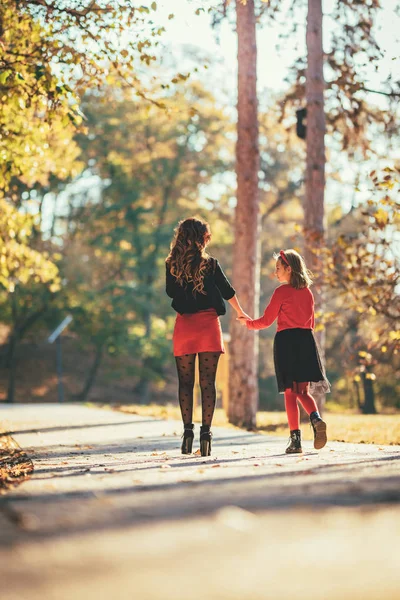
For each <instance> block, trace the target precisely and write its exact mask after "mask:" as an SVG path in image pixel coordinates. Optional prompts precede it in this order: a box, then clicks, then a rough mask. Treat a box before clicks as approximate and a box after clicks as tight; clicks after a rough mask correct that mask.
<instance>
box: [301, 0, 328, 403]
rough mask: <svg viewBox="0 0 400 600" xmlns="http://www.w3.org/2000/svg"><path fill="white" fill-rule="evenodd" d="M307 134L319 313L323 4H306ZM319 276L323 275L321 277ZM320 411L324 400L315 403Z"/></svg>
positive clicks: (311, 0) (308, 220) (309, 231)
mask: <svg viewBox="0 0 400 600" xmlns="http://www.w3.org/2000/svg"><path fill="white" fill-rule="evenodd" d="M306 41H307V70H306V102H307V134H306V147H307V155H306V178H305V199H304V238H305V239H304V242H305V244H304V245H305V258H306V262H307V265H308V267H309V268H310V269H311V271H313V272H314V274H315V276H316V285H315V288H314V295H315V306H316V310H317V311H322V308H323V295H322V289H321V277H320V276H319V275H318V274H319V273H320V271H321V265H320V260H321V258H320V257H321V255H320V249H321V248H322V246H323V244H324V237H325V227H324V193H325V160H326V159H325V112H324V87H325V83H324V72H323V67H324V54H323V46H322V0H308V14H307V33H306ZM321 274H322V273H321ZM318 338H319V342H320V345H321V349H322V351H323V349H324V330H323V329H321V330H320V331H318ZM316 400H317V403H318V405H319V408H322V406H323V404H324V401H325V397H324V395H322V394H321V395H319V397H318V398H317V399H316Z"/></svg>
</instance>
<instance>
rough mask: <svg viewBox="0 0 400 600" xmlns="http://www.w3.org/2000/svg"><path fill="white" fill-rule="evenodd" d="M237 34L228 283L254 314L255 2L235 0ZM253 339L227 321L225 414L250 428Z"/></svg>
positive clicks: (254, 389)
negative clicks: (232, 223)
mask: <svg viewBox="0 0 400 600" xmlns="http://www.w3.org/2000/svg"><path fill="white" fill-rule="evenodd" d="M236 18H237V34H238V105H237V110H238V125H237V143H236V177H237V206H236V214H235V243H234V250H233V285H234V287H235V288H236V293H237V296H238V298H239V301H240V302H241V304H242V306H243V309H244V310H245V311H246V312H248V313H249V314H250V316H254V317H256V316H257V312H258V305H259V295H260V294H259V280H260V277H259V275H260V249H259V239H260V235H259V233H260V231H259V229H260V216H259V194H258V171H259V165H260V155H259V147H258V115H257V72H256V71H257V46H256V19H255V14H254V0H247V2H246V4H242V2H241V1H240V0H237V1H236ZM257 371H258V335H257V334H256V333H254V332H252V331H248V330H247V329H246V328H245V327H242V326H241V325H240V324H239V323H238V322H237V321H236V314H234V315H233V316H232V321H231V342H230V360H229V410H228V417H229V421H230V422H231V423H234V424H235V425H240V426H242V427H247V428H248V429H251V428H253V427H255V425H256V413H257V406H258V380H257Z"/></svg>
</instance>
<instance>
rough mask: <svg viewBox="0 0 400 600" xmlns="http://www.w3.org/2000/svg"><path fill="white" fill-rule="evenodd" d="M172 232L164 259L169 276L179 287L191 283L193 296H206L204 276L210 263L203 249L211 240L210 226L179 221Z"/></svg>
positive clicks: (199, 221)
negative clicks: (169, 246) (167, 253)
mask: <svg viewBox="0 0 400 600" xmlns="http://www.w3.org/2000/svg"><path fill="white" fill-rule="evenodd" d="M174 231H175V235H174V238H173V240H172V242H171V249H170V253H169V255H168V257H167V259H166V263H167V264H168V266H169V268H170V271H171V274H172V275H173V276H174V277H175V279H176V280H177V282H178V283H179V284H180V285H181V286H184V285H186V284H187V283H189V282H193V294H195V293H196V292H199V293H200V294H204V295H206V294H207V292H205V291H204V275H205V273H206V271H207V269H208V268H209V266H210V262H211V261H210V260H209V258H210V257H209V255H208V254H207V253H206V251H205V247H206V245H207V243H208V242H209V241H210V238H211V231H210V226H209V224H208V223H207V222H206V221H201V220H200V219H195V218H191V219H185V220H184V221H180V222H179V223H178V226H177V227H176V229H175V230H174Z"/></svg>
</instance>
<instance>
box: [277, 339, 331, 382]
mask: <svg viewBox="0 0 400 600" xmlns="http://www.w3.org/2000/svg"><path fill="white" fill-rule="evenodd" d="M274 363H275V374H276V381H277V384H278V390H279V392H284V391H285V390H286V389H288V388H291V387H292V384H293V382H299V383H300V382H305V381H308V382H309V383H310V392H311V393H315V392H325V393H326V392H330V385H329V381H328V380H327V378H326V374H325V369H324V366H323V364H322V359H321V353H320V351H319V348H318V344H317V342H316V340H315V337H314V332H313V331H312V329H284V330H283V331H279V332H278V333H277V334H276V335H275V339H274Z"/></svg>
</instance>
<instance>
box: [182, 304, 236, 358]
mask: <svg viewBox="0 0 400 600" xmlns="http://www.w3.org/2000/svg"><path fill="white" fill-rule="evenodd" d="M172 339H173V344H174V356H183V355H184V354H198V353H199V352H221V353H224V352H225V348H224V341H223V339H222V329H221V323H220V321H219V317H218V315H217V311H216V310H215V309H214V308H210V309H208V310H201V311H199V312H197V313H193V314H190V315H180V314H179V313H178V314H177V316H176V321H175V327H174V335H173V338H172Z"/></svg>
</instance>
